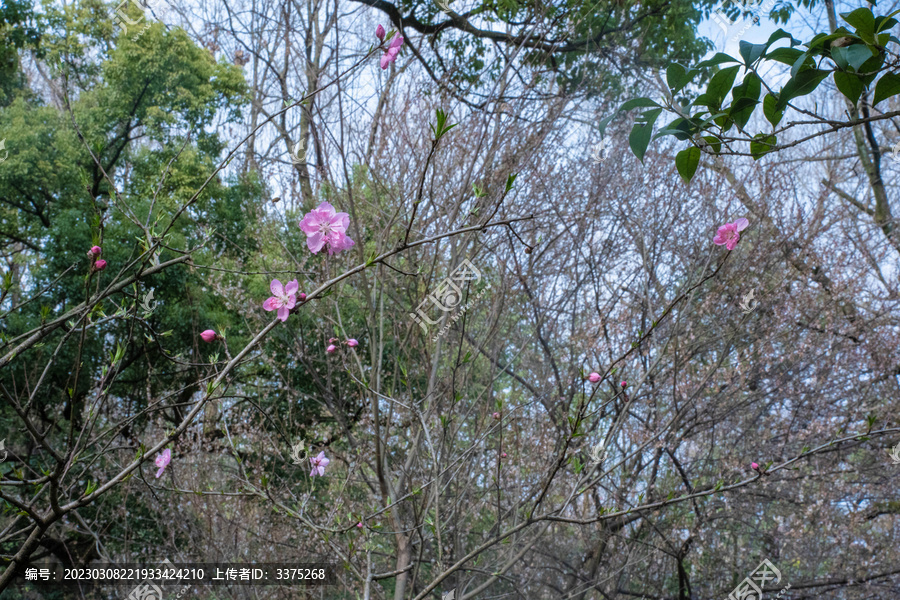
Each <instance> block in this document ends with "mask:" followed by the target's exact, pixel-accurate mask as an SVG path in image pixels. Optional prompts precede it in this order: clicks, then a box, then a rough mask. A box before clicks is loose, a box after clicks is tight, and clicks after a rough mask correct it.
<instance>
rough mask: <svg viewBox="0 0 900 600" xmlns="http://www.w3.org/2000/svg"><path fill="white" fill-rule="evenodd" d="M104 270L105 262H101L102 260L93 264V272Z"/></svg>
mask: <svg viewBox="0 0 900 600" xmlns="http://www.w3.org/2000/svg"><path fill="white" fill-rule="evenodd" d="M105 268H106V261H105V260H103V259H102V258H101V259H100V260H98V261H95V262H94V270H95V271H102V270H103V269H105Z"/></svg>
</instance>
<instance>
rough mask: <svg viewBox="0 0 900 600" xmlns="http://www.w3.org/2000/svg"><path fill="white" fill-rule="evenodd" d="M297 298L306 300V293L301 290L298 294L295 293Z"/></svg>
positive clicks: (301, 300)
mask: <svg viewBox="0 0 900 600" xmlns="http://www.w3.org/2000/svg"><path fill="white" fill-rule="evenodd" d="M297 300H299V301H300V302H303V301H304V300H306V294H304V293H303V292H300V293H299V294H297Z"/></svg>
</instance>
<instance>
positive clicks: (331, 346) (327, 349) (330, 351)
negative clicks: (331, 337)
mask: <svg viewBox="0 0 900 600" xmlns="http://www.w3.org/2000/svg"><path fill="white" fill-rule="evenodd" d="M336 350H337V346H335V345H334V344H329V345H328V347H327V348H325V352H327V353H328V354H331V353H332V352H334V351H336Z"/></svg>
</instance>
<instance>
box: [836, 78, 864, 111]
mask: <svg viewBox="0 0 900 600" xmlns="http://www.w3.org/2000/svg"><path fill="white" fill-rule="evenodd" d="M834 84H835V85H836V86H837V89H838V90H840V92H841V93H842V94H843V95H844V96H846V97H847V100H849V101H850V102H852V103H853V104H854V106H855V105H856V103H857V102H859V97H860V96H861V95H862V92H863V83H862V81H860V79H859V77H857V76H856V75H854V74H853V73H844V72H843V71H835V72H834Z"/></svg>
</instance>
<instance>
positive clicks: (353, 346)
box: [347, 338, 359, 348]
mask: <svg viewBox="0 0 900 600" xmlns="http://www.w3.org/2000/svg"><path fill="white" fill-rule="evenodd" d="M347 345H348V346H350V347H351V348H356V347H357V346H359V342H357V341H356V340H354V339H353V338H350V339H349V340H347Z"/></svg>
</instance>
